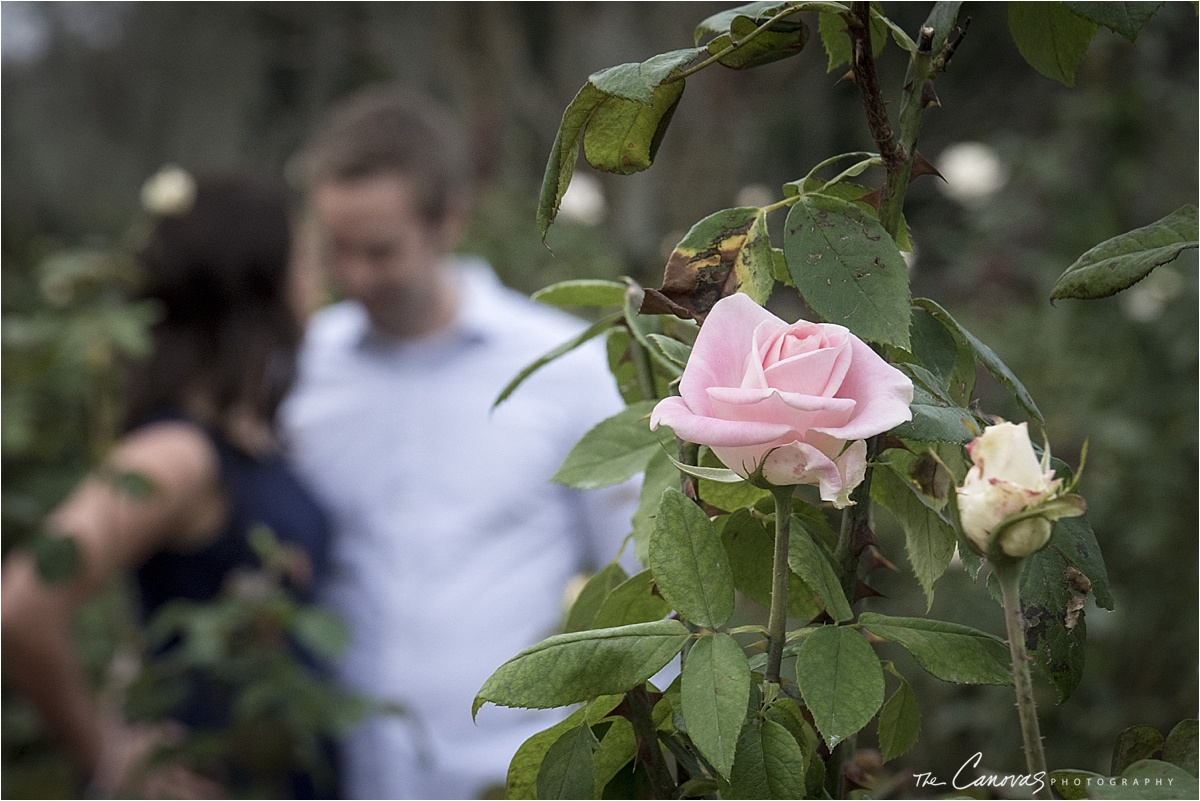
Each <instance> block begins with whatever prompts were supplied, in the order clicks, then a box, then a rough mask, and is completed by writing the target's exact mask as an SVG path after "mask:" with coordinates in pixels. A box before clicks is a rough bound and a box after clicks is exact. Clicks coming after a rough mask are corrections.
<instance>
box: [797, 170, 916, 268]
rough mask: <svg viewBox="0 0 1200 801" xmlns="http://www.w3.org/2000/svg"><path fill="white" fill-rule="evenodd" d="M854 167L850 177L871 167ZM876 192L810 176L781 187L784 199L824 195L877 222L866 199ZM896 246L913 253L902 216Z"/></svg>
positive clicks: (876, 215) (875, 214) (863, 187)
mask: <svg viewBox="0 0 1200 801" xmlns="http://www.w3.org/2000/svg"><path fill="white" fill-rule="evenodd" d="M843 155H844V156H868V157H876V158H877V156H875V154H873V153H866V152H861V151H860V152H856V153H845V154H843ZM855 166H856V167H857V168H858V169H857V170H855V171H853V172H851V173H850V176H854V175H859V174H861V173H862V172H864V171H866V169H867V168H868V167H871V166H873V165H872V163H871V162H870V161H869V160H866V161H862V162H859V164H857V165H855ZM850 176H847V177H850ZM877 191H879V190H876V189H868V188H867V187H865V186H861V185H859V184H852V183H848V182H846V181H838V182H837V183H836V184H827V183H825V182H824V181H822V180H821V179H820V178H816V177H812V176H810V177H808V178H807V179H805V180H803V181H792V182H790V183H786V184H784V185H783V194H784V197H794V196H796V195H799V194H809V195H826V196H828V197H833V198H837V199H838V200H845V201H847V202H849V203H853V204H854V205H856V206H858V207H859V208H860V209H862V210H863V211H865V212H866V213H867V214H870V215H871V216H872V217H874V218H875V219H877V220H878V219H879V209H877V208H875V206H874V205H872V204H871V202H870V201H869V199H868V197H867V196H868V195H870V194H872V193H873V192H877ZM896 246H897V247H898V248H900V250H902V251H904V252H905V253H912V252H913V243H912V239H911V238H910V236H909V232H908V221H907V220H906V219H905V218H904V215H901V216H900V230H899V231H897V232H896ZM788 281H789V282H790V281H791V277H790V276H789V277H788Z"/></svg>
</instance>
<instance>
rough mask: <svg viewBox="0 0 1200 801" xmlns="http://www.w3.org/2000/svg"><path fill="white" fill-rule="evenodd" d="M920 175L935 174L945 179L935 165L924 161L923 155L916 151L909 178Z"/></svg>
mask: <svg viewBox="0 0 1200 801" xmlns="http://www.w3.org/2000/svg"><path fill="white" fill-rule="evenodd" d="M922 175H936V176H937V177H938V178H941V179H942V180H943V181H945V180H946V178H945V176H943V175H942V174H941V173H940V172H938V171H937V167H935V166H933V165H932V164H930V163H929V162H928V161H926V160H925V157H924V156H922V155H921V154H920V153H919V152H918V153H915V154H914V158H913V167H912V175H911V176H910V177H911V178H920V177H921V176H922Z"/></svg>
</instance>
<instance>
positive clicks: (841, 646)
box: [796, 626, 884, 748]
mask: <svg viewBox="0 0 1200 801" xmlns="http://www.w3.org/2000/svg"><path fill="white" fill-rule="evenodd" d="M796 683H797V684H798V685H799V687H800V693H801V695H802V696H803V697H804V703H805V704H806V705H807V706H808V710H809V712H811V713H812V716H813V721H814V722H815V723H816V724H817V731H819V732H820V733H821V736H822V737H824V738H825V742H826V743H827V744H828V745H829V747H830V748H833V747H834V746H836V745H837V744H838V743H840V742H841V741H842V740H844V739H846V738H847V737H849V736H850V735H852V734H854V733H855V732H857V731H858V730H859V729H861V728H862V727H863V726H866V725H867V723H869V722H870V720H871V718H873V717H874V716H875V713H876V712H877V711H879V707H880V706H881V705H882V704H883V690H884V683H883V666H882V665H881V664H880V663H879V657H877V656H875V651H874V650H873V649H872V648H871V646H870V645H869V644H868V643H867V641H866V640H865V639H863V636H862V635H861V634H859V633H858V632H857V631H855V630H854V629H852V628H843V627H841V626H822V627H821V628H819V629H817V630H816V631H814V632H813V633H812V634H810V635H808V636H807V637H805V638H804V639H803V640H802V641H801V643H800V648H799V649H798V650H797V651H796Z"/></svg>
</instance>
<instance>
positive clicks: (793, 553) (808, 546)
mask: <svg viewBox="0 0 1200 801" xmlns="http://www.w3.org/2000/svg"><path fill="white" fill-rule="evenodd" d="M788 567H790V568H791V569H792V570H794V571H795V572H796V575H798V576H799V577H800V578H801V579H803V580H804V583H805V584H807V585H808V586H809V587H811V588H812V591H813V592H814V593H816V595H817V598H819V599H820V602H821V604H822V605H823V606H824V607H825V611H826V612H828V613H829V616H830V617H831V618H833V619H834V620H836V621H838V622H841V621H844V620H850V619H851V618H853V617H854V610H852V609H851V608H850V602H849V601H847V600H846V594H845V592H843V590H842V582H841V580H840V579H839V578H838V574H837V571H835V570H834V569H833V565H832V564H830V562H829V558H828V557H827V556H826V555H825V552H824V551H823V550H821V546H820V545H817V543H816V542H814V541H813V538H812V536H811V535H810V534H809V533H808V531H807V530H805V528H804V524H803V522H802V521H801V520H800V518H798V517H794V516H793V517H792V531H791V536H789V537H788Z"/></svg>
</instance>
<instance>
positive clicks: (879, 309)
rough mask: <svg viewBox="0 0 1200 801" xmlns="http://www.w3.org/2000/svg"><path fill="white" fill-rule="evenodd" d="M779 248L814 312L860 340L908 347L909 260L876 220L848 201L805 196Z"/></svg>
mask: <svg viewBox="0 0 1200 801" xmlns="http://www.w3.org/2000/svg"><path fill="white" fill-rule="evenodd" d="M783 251H784V255H785V256H786V257H787V264H788V271H789V272H790V273H791V275H792V280H793V282H794V283H795V286H796V288H797V289H798V290H799V291H800V294H801V295H803V296H804V300H805V302H806V303H808V305H809V307H810V308H812V310H813V311H815V312H816V313H817V314H819V315H821V317H823V318H824V319H825V320H827V321H828V322H831V323H837V324H838V325H843V326H845V327H846V328H848V329H850V331H852V332H853V333H855V334H857V335H858V336H859V337H861V338H862V339H865V340H867V341H870V342H878V343H880V344H884V345H895V346H897V347H900V348H903V349H905V350H908V347H909V334H908V326H909V316H910V312H909V294H908V267H907V265H906V264H905V262H904V258H903V257H902V256H901V255H900V251H899V250H898V249H897V248H896V243H895V242H894V241H893V240H892V238H891V237H890V236H888V234H887V232H886V231H884V230H883V228H882V227H881V226H880V224H879V221H878V220H876V219H875V218H873V217H872V216H871V215H870V214H869V213H867V212H865V211H863V210H862V209H861V208H859V207H858V206H857V205H855V204H853V203H849V202H846V201H844V200H839V199H836V198H832V197H828V196H825V195H805V196H803V197H802V198H801V199H800V200H799V201H798V202H797V203H796V204H795V205H793V206H792V209H791V211H789V212H788V216H787V223H786V229H785V232H784V240H783Z"/></svg>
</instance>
